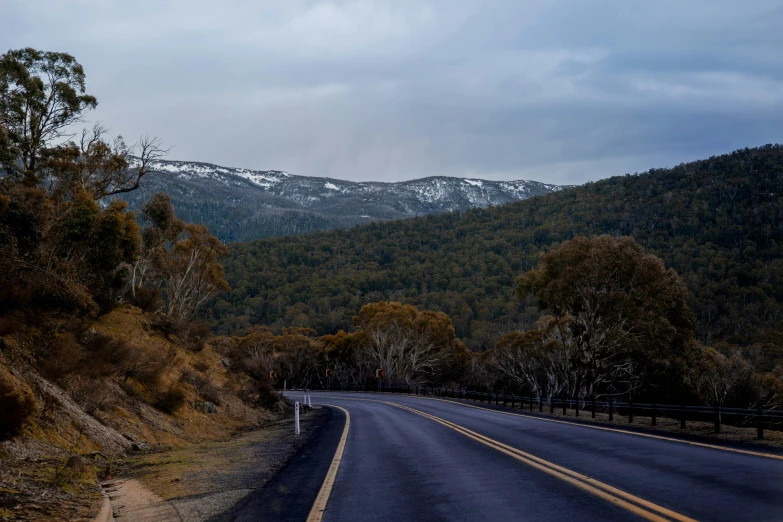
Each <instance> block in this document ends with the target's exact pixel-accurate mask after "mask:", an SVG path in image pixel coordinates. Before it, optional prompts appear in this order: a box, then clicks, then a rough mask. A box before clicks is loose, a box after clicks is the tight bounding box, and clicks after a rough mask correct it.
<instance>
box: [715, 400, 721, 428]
mask: <svg viewBox="0 0 783 522" xmlns="http://www.w3.org/2000/svg"><path fill="white" fill-rule="evenodd" d="M715 433H720V406H715Z"/></svg>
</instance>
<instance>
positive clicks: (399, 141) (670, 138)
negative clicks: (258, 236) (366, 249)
mask: <svg viewBox="0 0 783 522" xmlns="http://www.w3.org/2000/svg"><path fill="white" fill-rule="evenodd" d="M781 28H783V4H781V2H780V0H769V1H767V0H745V1H742V2H740V1H737V0H706V1H702V0H654V1H651V0H646V1H643V2H642V1H638V2H637V1H631V0H617V1H613V2H610V1H594V0H572V1H557V0H541V1H523V0H386V1H383V0H377V1H374V0H366V1H361V0H359V1H350V0H346V1H315V0H313V1H309V0H272V1H262V0H256V1H250V0H248V1H228V0H223V1H220V2H217V1H207V0H203V1H201V0H193V1H184V0H183V1H163V0H149V1H144V0H133V1H129V0H80V1H69V0H34V1H33V0H31V1H20V0H2V6H0V52H3V51H5V50H7V49H11V48H20V47H28V46H29V47H35V48H38V49H43V50H52V51H64V52H68V53H70V54H72V55H74V56H75V57H76V59H77V60H78V61H79V62H80V63H81V64H82V65H83V66H84V67H85V70H86V72H87V86H88V92H89V93H91V94H93V95H95V96H97V98H98V102H99V107H98V109H97V110H95V111H93V112H92V113H91V114H90V115H89V118H90V119H91V120H99V121H102V122H103V123H104V124H105V125H106V126H108V127H109V128H110V129H111V130H112V131H113V132H114V133H118V134H123V135H124V136H127V137H138V136H139V135H141V134H143V133H148V134H152V135H156V136H159V137H160V138H162V139H163V141H164V143H166V144H167V145H170V146H173V149H172V150H171V152H170V154H169V159H178V160H197V161H205V162H210V163H217V164H220V165H226V166H235V167H248V168H254V169H279V170H285V171H288V172H291V173H294V174H301V175H310V176H329V177H334V178H341V179H351V180H379V181H396V180H402V179H411V178H418V177H424V176H432V175H448V176H471V177H483V178H487V179H535V180H541V181H545V182H551V183H582V182H584V181H587V180H597V179H600V178H604V177H608V176H611V175H616V174H623V173H625V172H636V171H643V170H647V169H648V168H651V167H663V166H672V165H676V164H677V163H680V162H683V161H689V160H693V159H698V158H702V157H706V156H709V155H713V154H721V153H725V152H729V151H731V150H734V149H737V148H740V147H746V146H747V147H753V146H758V145H762V144H765V143H776V142H783V29H781Z"/></svg>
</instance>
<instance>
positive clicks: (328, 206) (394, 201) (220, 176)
mask: <svg viewBox="0 0 783 522" xmlns="http://www.w3.org/2000/svg"><path fill="white" fill-rule="evenodd" d="M153 168H154V170H155V171H156V172H155V173H152V174H150V175H149V176H148V177H147V178H145V180H144V184H143V187H142V190H138V191H135V192H132V193H130V194H127V195H126V196H125V199H127V200H128V202H129V203H130V206H131V207H132V208H135V209H138V208H140V207H141V205H143V204H144V201H146V200H147V199H148V198H149V197H150V196H151V195H152V194H154V193H155V192H161V191H163V192H168V193H169V194H171V197H172V199H173V201H174V206H175V209H176V212H177V215H179V216H181V217H182V218H184V219H185V220H187V221H191V222H194V223H204V224H206V225H207V226H209V228H210V230H211V231H212V232H213V233H214V234H216V235H217V236H218V237H220V239H222V240H223V241H232V242H233V241H246V240H250V239H261V238H268V237H278V236H287V235H301V234H306V233H310V232H315V231H318V230H330V229H334V228H346V227H350V226H354V225H360V224H364V223H369V222H373V221H388V220H392V219H404V218H409V217H414V216H422V215H426V214H433V213H441V212H449V211H454V210H467V209H469V208H475V207H489V206H494V205H502V204H505V203H509V202H512V201H519V200H523V199H527V198H529V197H532V196H538V195H541V194H547V193H550V192H554V191H557V190H560V189H561V188H563V187H561V186H558V185H551V184H547V183H541V182H538V181H522V180H520V181H488V180H481V179H470V178H467V179H466V178H452V177H445V176H439V177H428V178H422V179H416V180H411V181H402V182H398V183H381V182H352V181H343V180H337V179H330V178H318V177H307V176H297V175H293V174H289V173H286V172H282V171H276V170H269V171H256V170H249V169H241V168H229V167H221V166H217V165H212V164H209V163H197V162H186V161H158V162H155V164H154V165H153Z"/></svg>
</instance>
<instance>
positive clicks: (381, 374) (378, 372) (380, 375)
mask: <svg viewBox="0 0 783 522" xmlns="http://www.w3.org/2000/svg"><path fill="white" fill-rule="evenodd" d="M384 377H386V372H385V371H383V370H382V369H380V368H378V369H377V370H375V378H376V379H383V378H384Z"/></svg>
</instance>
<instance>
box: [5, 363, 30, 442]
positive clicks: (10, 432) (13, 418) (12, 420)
mask: <svg viewBox="0 0 783 522" xmlns="http://www.w3.org/2000/svg"><path fill="white" fill-rule="evenodd" d="M35 411H36V407H35V399H33V397H32V396H31V395H30V394H29V393H25V392H23V391H21V390H18V389H16V388H15V387H14V385H13V384H12V383H11V382H10V381H9V380H7V379H6V378H5V377H3V376H2V375H0V419H2V422H0V440H3V439H9V438H11V437H14V436H16V435H18V434H19V433H20V432H21V431H22V428H23V427H24V425H25V423H26V422H27V420H28V419H29V418H30V417H32V416H33V415H34V414H35Z"/></svg>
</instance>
